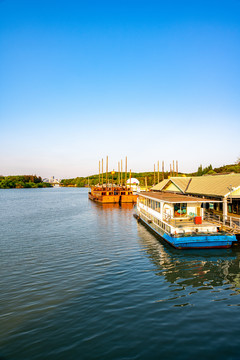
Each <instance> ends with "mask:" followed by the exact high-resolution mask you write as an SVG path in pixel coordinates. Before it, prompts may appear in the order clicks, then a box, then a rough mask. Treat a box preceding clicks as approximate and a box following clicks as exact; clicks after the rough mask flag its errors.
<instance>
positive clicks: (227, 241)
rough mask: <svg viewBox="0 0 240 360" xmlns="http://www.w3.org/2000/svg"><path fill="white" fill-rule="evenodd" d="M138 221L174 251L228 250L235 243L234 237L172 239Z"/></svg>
mask: <svg viewBox="0 0 240 360" xmlns="http://www.w3.org/2000/svg"><path fill="white" fill-rule="evenodd" d="M140 220H141V221H142V222H143V223H144V224H145V225H146V226H147V227H149V228H150V229H151V230H152V231H154V232H155V233H156V234H157V235H159V236H160V237H161V238H162V239H163V240H165V241H167V242H168V243H169V244H170V245H172V246H173V247H175V248H176V249H220V248H225V249H226V248H230V247H231V246H232V243H233V242H234V241H237V239H236V236H235V235H223V234H222V235H221V234H218V235H206V236H205V235H201V236H197V235H196V236H184V237H172V236H170V235H168V234H167V233H165V232H164V231H163V230H161V232H160V231H157V230H156V229H154V228H153V227H152V226H151V224H149V223H147V222H146V221H144V220H143V219H142V218H141V217H140Z"/></svg>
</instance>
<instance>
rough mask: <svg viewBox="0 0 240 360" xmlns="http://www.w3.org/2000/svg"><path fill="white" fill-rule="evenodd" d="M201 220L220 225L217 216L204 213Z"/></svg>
mask: <svg viewBox="0 0 240 360" xmlns="http://www.w3.org/2000/svg"><path fill="white" fill-rule="evenodd" d="M203 219H204V220H206V221H208V222H214V223H217V224H219V225H222V220H221V217H220V215H218V214H214V213H209V212H205V213H204V216H203Z"/></svg>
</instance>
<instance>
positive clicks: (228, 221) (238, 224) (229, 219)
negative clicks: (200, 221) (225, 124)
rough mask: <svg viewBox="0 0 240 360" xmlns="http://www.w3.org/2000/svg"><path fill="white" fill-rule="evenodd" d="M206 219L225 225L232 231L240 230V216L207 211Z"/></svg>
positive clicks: (220, 225) (221, 225)
mask: <svg viewBox="0 0 240 360" xmlns="http://www.w3.org/2000/svg"><path fill="white" fill-rule="evenodd" d="M204 220H206V221H209V222H212V223H214V224H217V225H218V226H219V227H225V228H227V229H228V230H230V231H233V232H237V233H239V232H240V218H237V217H233V216H229V215H226V216H224V215H222V214H221V215H219V214H214V213H210V212H205V214H204Z"/></svg>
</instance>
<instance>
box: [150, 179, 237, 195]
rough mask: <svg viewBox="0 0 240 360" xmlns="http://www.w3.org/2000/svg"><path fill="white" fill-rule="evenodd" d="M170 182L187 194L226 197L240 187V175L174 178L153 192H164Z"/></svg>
mask: <svg viewBox="0 0 240 360" xmlns="http://www.w3.org/2000/svg"><path fill="white" fill-rule="evenodd" d="M170 182H172V183H173V184H175V185H176V186H177V187H178V188H179V189H180V190H181V191H182V192H183V193H186V194H195V195H202V196H203V195H206V196H226V195H228V194H229V193H230V189H231V188H232V189H233V188H238V187H240V174H227V175H206V176H193V177H172V178H170V179H166V180H163V181H161V182H160V183H159V184H157V185H156V186H154V187H153V188H152V190H163V188H164V187H165V186H166V185H167V184H168V183H170Z"/></svg>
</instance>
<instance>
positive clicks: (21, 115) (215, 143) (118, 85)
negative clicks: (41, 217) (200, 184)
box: [0, 0, 240, 178]
mask: <svg viewBox="0 0 240 360" xmlns="http://www.w3.org/2000/svg"><path fill="white" fill-rule="evenodd" d="M0 54H1V55H0V79H1V81H0V126H1V131H0V141H1V145H2V146H1V149H2V151H1V153H0V174H3V175H8V174H35V173H36V174H38V175H41V176H43V177H45V176H46V177H49V176H51V175H55V176H56V177H60V178H63V177H75V176H87V175H89V174H94V173H97V172H98V161H99V160H100V159H102V158H104V161H105V158H106V155H108V156H109V168H110V169H112V168H114V169H115V170H116V169H117V163H118V161H119V160H121V159H124V158H125V156H126V155H127V156H128V163H129V167H130V168H131V169H132V170H133V171H149V170H153V164H154V163H157V161H158V160H159V161H162V160H164V161H165V167H166V168H169V164H170V162H171V161H172V160H178V161H179V168H180V170H181V171H186V172H190V171H194V170H196V169H197V167H198V165H199V164H203V166H207V165H209V164H210V163H211V164H212V165H213V166H220V165H222V164H227V163H233V162H235V161H236V159H237V158H238V157H239V156H240V146H239V134H240V102H239V99H240V81H239V80H240V66H239V64H240V1H239V0H228V1H221V0H219V1H204V0H201V1H198V0H196V1H181V0H172V1H171V0H169V1H161V0H158V1H151V0H148V1H141V0H138V1H135V0H133V1H131V0H128V1H124V0H121V1H118V0H116V1H104V0H103V1H71V0H68V1H61V0H57V1H55V0H34V1H32V0H29V1H24V0H17V1H16V0H15V1H14V0H2V1H1V0H0Z"/></svg>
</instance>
